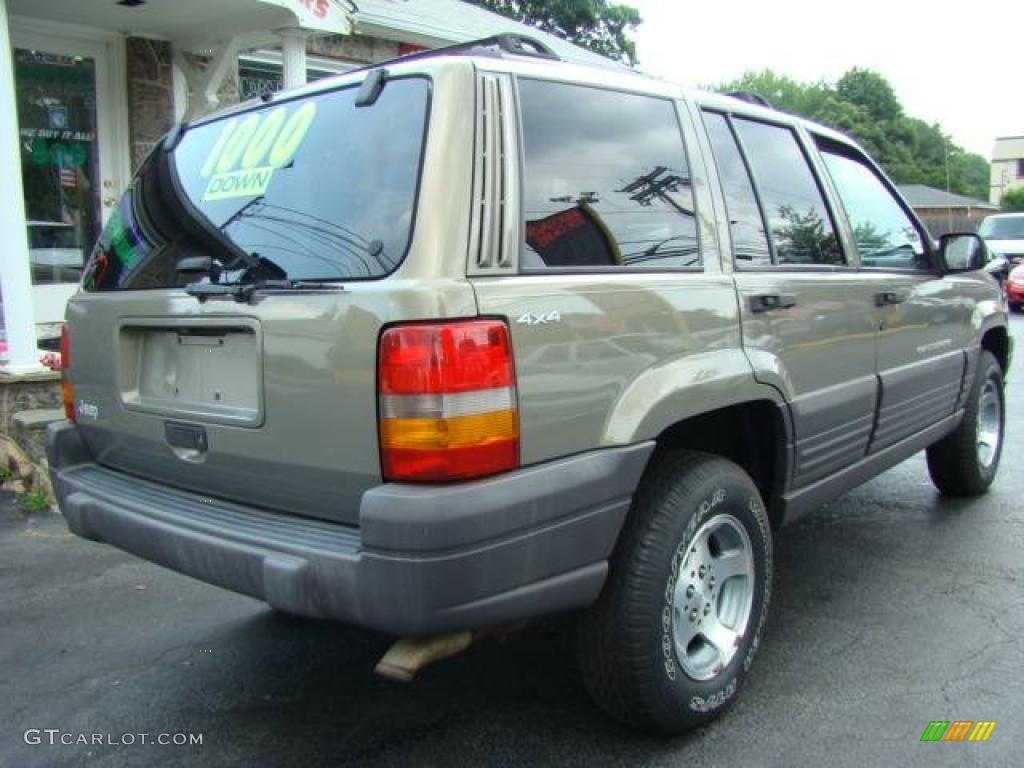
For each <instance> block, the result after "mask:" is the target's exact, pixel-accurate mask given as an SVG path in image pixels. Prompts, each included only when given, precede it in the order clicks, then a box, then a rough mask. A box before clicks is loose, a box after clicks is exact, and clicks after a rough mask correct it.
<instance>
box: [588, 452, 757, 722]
mask: <svg viewBox="0 0 1024 768" xmlns="http://www.w3.org/2000/svg"><path fill="white" fill-rule="evenodd" d="M771 579H772V543H771V530H770V527H769V523H768V517H767V515H766V514H765V510H764V504H763V503H762V501H761V496H760V494H759V493H758V490H757V487H756V486H755V485H754V483H753V482H752V481H751V479H750V477H749V476H748V475H747V474H746V473H745V472H744V471H743V470H742V469H741V468H740V467H738V466H737V465H736V464H733V463H732V462H731V461H728V460H726V459H723V458H719V457H717V456H711V455H709V454H703V453H697V452H691V451H681V452H678V453H673V454H668V455H665V456H662V457H660V458H659V459H657V460H656V461H655V463H654V464H653V465H652V467H651V468H650V469H649V470H648V471H647V473H646V474H645V476H644V480H643V482H642V483H641V485H640V488H639V489H638V490H637V493H636V496H635V498H634V503H633V508H632V509H631V510H630V516H629V518H628V520H627V522H626V525H625V527H624V529H623V532H622V535H621V537H620V541H619V544H618V547H617V549H616V552H615V555H614V557H613V558H612V563H611V571H610V573H609V577H608V582H607V583H606V585H605V588H604V591H603V592H602V594H601V597H600V598H599V599H598V602H597V603H596V604H595V605H594V606H593V607H591V608H590V609H589V610H588V611H587V612H586V613H585V614H584V615H583V616H582V617H581V619H580V623H579V635H578V645H579V656H580V667H581V670H582V674H583V679H584V683H585V685H586V686H587V688H588V690H589V691H590V693H591V695H592V696H593V698H594V699H595V700H596V701H597V703H598V704H599V705H600V706H601V707H602V708H604V709H605V710H606V711H608V712H609V713H610V714H611V715H613V716H614V717H616V718H618V719H620V720H622V721H624V722H626V723H629V724H631V725H634V726H636V727H639V728H643V729H645V730H654V731H661V732H664V733H680V732H682V731H686V730H689V729H691V728H695V727H697V726H699V725H702V724H704V723H706V722H709V721H710V720H713V719H714V718H716V717H718V716H719V715H720V714H721V713H722V712H723V711H725V709H727V708H728V707H729V706H730V705H731V704H732V702H733V701H734V700H735V698H736V695H737V692H738V690H739V687H740V685H741V683H742V681H743V678H744V676H745V675H746V673H747V670H749V669H750V665H751V663H752V661H753V659H754V655H755V653H756V652H757V648H758V645H759V644H760V638H761V630H762V627H763V626H764V621H765V617H766V615H767V612H768V603H769V597H770V594H771Z"/></svg>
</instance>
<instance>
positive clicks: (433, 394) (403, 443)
mask: <svg viewBox="0 0 1024 768" xmlns="http://www.w3.org/2000/svg"><path fill="white" fill-rule="evenodd" d="M378 375H379V382H380V386H379V394H380V447H381V468H382V472H383V475H384V477H385V478H386V479H388V480H402V481H411V482H444V481H449V480H467V479H470V478H476V477H484V476H486V475H492V474H495V473H496V472H502V471H505V470H508V469H514V468H515V467H517V466H519V418H518V414H517V411H516V392H515V374H514V370H513V365H512V345H511V343H510V342H509V335H508V327H507V326H506V325H505V324H504V323H502V322H500V321H498V320H466V321H459V322H452V323H430V324H415V325H403V326H396V327H394V328H389V329H388V330H386V331H385V332H384V333H383V335H382V336H381V340H380V357H379V369H378Z"/></svg>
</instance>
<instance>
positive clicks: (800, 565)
mask: <svg viewBox="0 0 1024 768" xmlns="http://www.w3.org/2000/svg"><path fill="white" fill-rule="evenodd" d="M1013 323H1014V329H1015V331H1016V333H1017V334H1018V336H1020V335H1021V334H1022V332H1024V319H1022V318H1021V317H1020V316H1016V317H1014V320H1013ZM1022 363H1024V352H1022V351H1021V350H1020V348H1018V362H1017V368H1016V369H1015V370H1014V371H1013V374H1012V375H1011V377H1010V383H1009V386H1008V390H1007V401H1008V411H1009V414H1010V418H1009V426H1008V430H1007V440H1006V443H1005V446H1004V452H1003V464H1002V470H1001V472H1000V476H999V479H998V480H997V483H996V485H995V487H994V489H993V490H992V492H991V493H989V494H988V495H987V496H986V497H984V498H981V499H977V500H973V501H957V500H946V499H942V498H940V497H939V496H938V495H937V493H936V492H935V491H934V490H933V489H932V486H931V485H930V483H929V481H928V476H927V471H926V469H925V464H924V460H923V457H921V456H919V457H916V458H914V459H913V460H911V461H909V462H907V463H905V464H903V465H902V466H900V467H897V468H896V469H894V470H892V471H890V472H888V473H887V474H885V475H884V476H882V477H880V478H878V479H876V480H875V481H873V482H871V483H869V484H867V485H865V486H863V487H862V488H859V489H857V490H856V491H854V492H852V493H850V494H848V495H847V496H845V497H843V498H842V499H840V500H838V501H837V502H835V503H833V504H831V505H829V506H828V507H827V508H824V509H823V510H822V511H821V512H820V513H818V514H817V515H816V516H814V517H813V518H811V519H808V520H807V521H805V522H802V523H800V524H798V525H796V526H793V527H791V528H788V529H786V530H784V531H783V532H782V533H781V534H780V535H779V536H778V538H777V540H776V547H777V560H776V568H777V571H776V583H775V596H774V605H773V608H772V615H771V618H770V619H769V624H768V629H767V631H766V635H765V637H764V644H763V647H762V650H761V652H760V655H759V657H758V660H757V663H756V665H755V668H754V669H753V671H752V675H751V677H750V679H749V683H748V685H747V686H746V688H745V690H744V691H743V692H742V695H741V696H740V698H739V701H738V703H737V704H736V706H735V707H734V708H733V709H732V710H731V711H730V712H729V714H728V715H726V716H725V717H724V718H723V719H722V720H720V721H719V722H717V723H715V724H713V725H711V726H710V727H708V728H705V729H703V730H701V731H699V732H697V733H694V734H691V735H689V736H686V737H682V738H677V739H672V740H658V739H653V738H650V737H646V736H638V735H636V734H634V733H631V732H630V731H628V730H625V729H624V728H621V727H619V726H617V725H616V724H614V723H613V722H611V721H609V720H608V719H606V718H605V717H604V716H603V715H602V714H601V713H600V712H599V711H598V710H597V709H596V708H595V707H594V706H593V705H592V704H591V703H590V701H589V700H588V698H587V696H586V694H585V692H584V690H583V687H582V684H581V682H580V680H579V677H578V673H577V671H576V668H575V665H574V661H573V656H572V648H571V643H570V641H569V633H568V632H567V631H566V625H567V622H566V621H548V622H543V623H541V624H539V625H535V626H534V627H533V628H531V629H530V630H528V631H525V632H522V633H519V634H516V635H513V636H510V637H508V638H507V639H505V640H497V639H489V640H484V641H483V642H481V643H480V644H478V645H477V646H475V647H473V648H472V649H470V651H469V652H467V653H466V654H464V655H463V656H461V657H459V658H456V659H452V660H449V661H446V662H442V663H441V664H439V665H437V666H435V667H433V668H430V669H428V670H427V671H426V672H424V673H423V675H422V676H421V678H420V679H419V680H417V681H416V682H415V683H414V684H412V685H410V686H402V685H398V684H394V683H390V682H387V681H384V680H380V679H378V678H376V677H375V676H374V675H373V673H372V670H373V666H374V664H375V662H376V661H377V659H378V657H379V656H380V655H381V654H382V653H383V652H384V650H385V649H386V648H387V645H388V639H387V638H384V637H380V636H376V635H371V634H368V633H365V632H361V631H356V630H352V629H349V628H346V627H344V626H339V625H335V624H330V623H326V622H314V621H302V620H295V619H287V618H282V617H279V616H277V615H275V614H273V613H272V612H271V611H269V610H268V609H267V608H266V607H265V606H263V605H262V604H261V603H258V602H256V601H254V600H250V599H248V598H245V597H239V596H235V595H232V594H229V593H227V592H223V591H221V590H219V589H216V588H213V587H209V586H206V585H204V584H201V583H199V582H196V581H193V580H191V579H189V578H186V577H184V576H180V575H178V574H175V573H171V572H169V571H165V570H162V569H160V568H157V567H155V566H152V565H149V564H147V563H143V562H141V561H139V560H136V559H134V558H132V557H129V556H127V555H124V554H122V553H120V552H117V551H115V550H113V549H111V548H109V547H106V546H102V545H99V544H94V543H90V542H86V541H83V540H80V539H77V538H74V537H72V536H71V535H70V534H68V533H67V530H66V528H65V526H64V524H63V521H62V519H61V518H60V517H58V516H55V515H50V514H41V515H40V514H36V515H31V516H27V515H26V514H24V513H22V512H21V511H20V510H19V509H18V507H17V505H16V504H15V503H14V500H13V499H12V498H10V497H5V498H4V499H3V500H2V504H0V674H2V680H3V685H2V688H0V692H2V695H0V766H12V767H13V766H17V767H18V768H21V767H22V766H32V765H79V764H86V763H90V764H92V763H96V764H100V765H115V766H120V765H145V766H162V765H179V764H184V763H192V764H203V765H211V766H212V765H241V764H250V765H255V764H259V765H284V764H290V765H306V766H316V765H341V764H345V765H358V764H371V763H372V764H382V765H402V766H408V765H445V766H451V765H530V766H537V765H587V766H602V765H631V766H632V765H687V766H703V765H786V766H793V765H814V766H820V765H829V766H836V765H901V766H917V765H921V766H925V765H927V766H933V765H985V766H998V765H1006V766H1010V765H1020V764H1021V755H1022V754H1024V691H1022V682H1024V554H1022V552H1024V475H1022V473H1021V472H1020V471H1019V469H1018V464H1019V462H1018V457H1019V456H1021V454H1022V453H1024V412H1022V410H1021V408H1022V407H1024V405H1022V404H1024V374H1022V370H1021V366H1022ZM930 720H995V721H997V722H998V725H997V726H996V728H995V730H994V731H993V732H992V735H991V737H990V739H989V741H988V742H986V743H921V742H920V741H919V739H920V737H921V734H922V732H923V730H924V728H925V726H926V725H927V724H928V722H929V721H930ZM46 728H50V729H54V728H56V729H59V730H60V731H61V732H62V733H67V734H79V733H85V734H92V733H101V734H108V733H109V734H113V735H114V736H115V737H116V738H120V737H121V734H141V733H147V734H150V737H149V738H151V739H155V738H156V737H157V735H158V734H161V733H168V734H176V733H191V734H202V745H201V746H175V745H164V746H161V745H156V744H146V745H143V744H140V743H138V741H139V740H138V738H137V737H136V742H137V743H135V744H132V745H123V744H122V745H54V746H50V745H48V744H47V743H46V741H45V739H46V738H47V737H46V734H42V736H41V738H42V739H43V743H42V744H38V745H37V744H27V743H26V742H25V738H24V734H25V732H26V730H28V729H46Z"/></svg>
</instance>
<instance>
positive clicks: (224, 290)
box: [185, 280, 345, 304]
mask: <svg viewBox="0 0 1024 768" xmlns="http://www.w3.org/2000/svg"><path fill="white" fill-rule="evenodd" d="M343 290H345V287H344V286H343V285H341V284H340V283H323V282H317V281H310V280H254V281H252V282H250V283H191V284H190V285H186V286H185V293H187V294H188V295H189V296H194V297H196V298H197V299H199V301H201V302H202V301H206V300H207V299H209V298H211V297H214V296H230V297H231V298H233V299H234V300H235V301H237V302H239V303H240V304H246V303H248V302H250V301H252V297H253V296H254V295H255V294H256V292H257V291H260V292H277V291H281V292H288V291H332V292H333V291H343Z"/></svg>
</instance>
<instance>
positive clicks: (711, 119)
mask: <svg viewBox="0 0 1024 768" xmlns="http://www.w3.org/2000/svg"><path fill="white" fill-rule="evenodd" d="M704 125H705V126H706V127H707V130H708V136H709V138H710V139H711V149H712V151H713V152H714V155H715V167H717V168H718V178H719V179H720V180H721V182H722V192H723V193H724V194H725V206H726V208H727V209H728V215H729V231H730V233H731V234H732V251H733V257H734V258H735V259H736V260H737V261H738V262H741V263H743V264H746V265H749V266H758V267H759V266H765V265H769V264H771V263H772V253H771V249H770V248H769V247H768V234H767V233H766V232H765V228H764V218H763V217H762V216H761V209H760V208H759V207H758V205H757V197H755V195H754V188H753V187H752V186H751V184H750V174H749V173H747V166H746V164H745V163H744V162H743V156H742V155H741V154H740V150H739V147H737V146H736V139H735V137H734V136H733V135H732V130H731V129H730V128H729V123H728V121H727V120H726V118H725V115H720V114H718V113H716V112H705V113H704Z"/></svg>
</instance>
